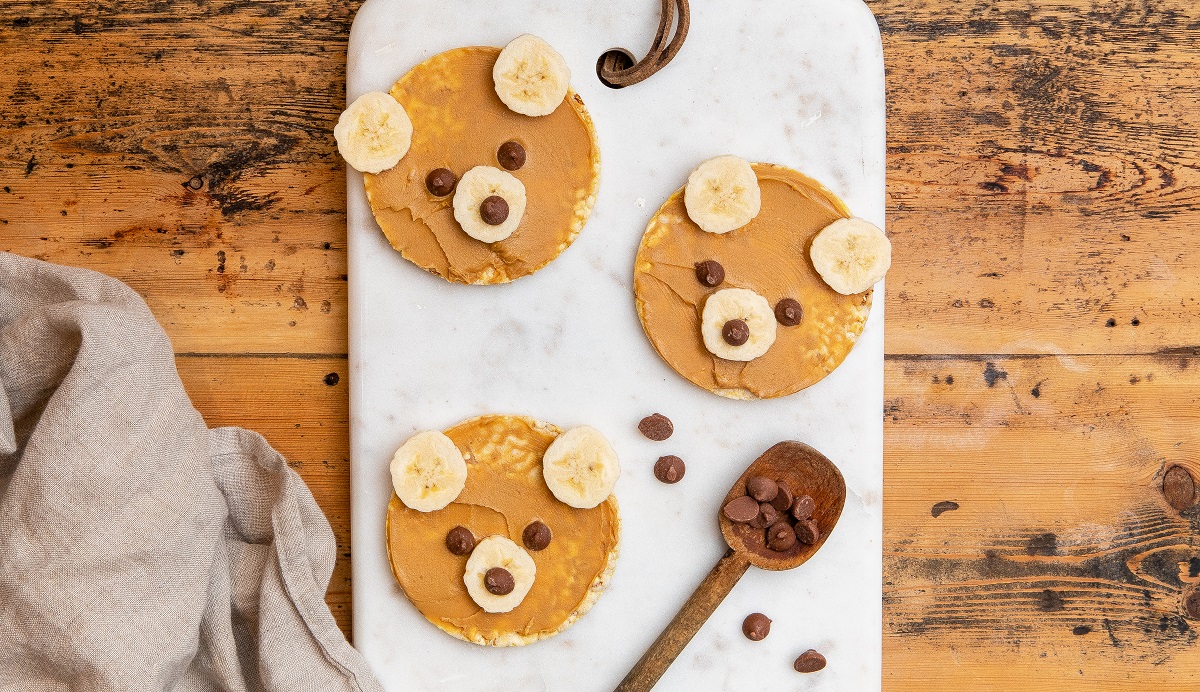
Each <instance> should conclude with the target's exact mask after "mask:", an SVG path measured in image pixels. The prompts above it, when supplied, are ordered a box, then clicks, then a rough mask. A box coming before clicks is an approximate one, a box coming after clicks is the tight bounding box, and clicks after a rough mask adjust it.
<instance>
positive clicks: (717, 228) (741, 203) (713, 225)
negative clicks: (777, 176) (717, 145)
mask: <svg viewBox="0 0 1200 692" xmlns="http://www.w3.org/2000/svg"><path fill="white" fill-rule="evenodd" d="M683 205H684V206H685V207H687V214H688V216H689V217H690V218H691V219H692V221H694V222H696V225H697V226H699V227H700V230H702V231H708V232H709V233H728V232H730V231H732V230H734V229H737V228H741V227H742V226H745V225H746V224H748V223H750V220H751V219H753V218H754V217H756V216H758V212H759V209H761V208H762V194H761V193H760V192H759V189H758V176H757V175H755V174H754V169H753V168H751V167H750V164H749V163H747V162H746V161H744V160H742V159H739V158H738V157H736V156H718V157H717V158H715V159H709V160H707V161H705V162H704V163H702V164H700V166H699V167H697V168H696V170H694V171H692V174H691V175H690V176H688V181H687V187H686V188H684V190H683Z"/></svg>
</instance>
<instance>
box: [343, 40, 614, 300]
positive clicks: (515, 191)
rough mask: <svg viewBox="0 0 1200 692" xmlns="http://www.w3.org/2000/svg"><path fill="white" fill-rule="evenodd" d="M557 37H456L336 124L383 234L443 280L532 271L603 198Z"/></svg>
mask: <svg viewBox="0 0 1200 692" xmlns="http://www.w3.org/2000/svg"><path fill="white" fill-rule="evenodd" d="M570 77H571V73H570V70H569V69H568V68H567V65H566V63H565V62H564V61H563V58H562V56H561V55H559V54H558V53H557V52H556V51H555V50H554V49H553V48H552V47H551V46H550V45H549V44H547V43H546V42H545V41H543V40H542V39H540V38H537V37H535V36H529V35H525V36H520V37H518V38H516V39H514V40H513V41H512V42H511V43H509V44H508V45H507V46H506V47H505V48H504V49H503V50H501V49H499V48H490V47H467V48H456V49H453V50H450V51H447V52H445V53H440V54H438V55H435V56H433V57H431V58H429V59H428V60H426V61H425V62H422V63H421V64H419V65H417V66H416V67H414V68H412V69H411V70H410V71H409V72H408V73H407V74H405V75H404V76H403V77H401V78H400V79H399V81H397V82H396V83H395V84H394V85H393V86H392V88H391V90H390V92H388V93H386V94H385V93H383V92H370V93H368V94H364V95H363V96H361V97H359V99H357V100H356V101H355V102H354V103H353V104H351V105H350V107H349V108H348V109H347V110H346V112H345V113H343V114H342V117H341V119H340V120H339V121H338V126H337V128H336V129H335V131H334V134H335V136H336V138H337V140H338V149H339V151H341V152H342V156H343V158H345V159H346V161H347V163H349V164H350V166H351V167H353V168H355V169H356V170H359V171H362V172H363V173H364V174H365V175H364V178H365V185H366V192H367V199H368V200H369V201H370V204H371V210H372V212H373V214H374V216H375V220H376V221H377V222H378V224H379V226H380V228H381V229H382V230H383V233H384V235H385V236H386V237H387V239H388V241H389V242H390V243H391V245H392V247H394V248H395V249H396V250H398V251H399V252H400V253H401V254H402V255H403V256H404V257H405V258H406V259H408V260H410V261H412V262H413V263H415V264H416V265H418V266H420V267H421V268H423V269H425V270H427V271H429V272H430V273H433V274H437V275H439V276H441V277H442V278H444V279H446V280H447V281H454V282H458V283H466V284H496V283H505V282H508V281H512V280H513V279H517V278H520V277H522V276H525V275H526V274H532V273H533V272H535V271H537V270H538V269H540V268H542V267H543V266H545V265H546V264H548V263H549V262H550V261H551V260H553V259H554V258H555V257H557V256H558V255H559V254H560V253H561V252H562V251H563V250H565V249H566V248H567V246H569V245H570V244H571V243H572V241H574V240H575V238H576V236H578V235H579V232H580V230H582V228H583V226H584V224H585V223H586V222H587V219H588V216H589V215H590V214H591V211H592V207H593V206H594V204H595V201H596V190H597V187H598V184H599V176H600V150H599V147H598V145H597V142H596V135H595V131H594V129H593V127H592V121H591V116H590V115H589V114H588V112H587V109H586V108H585V107H584V105H583V100H582V99H581V98H580V97H579V95H578V94H576V93H575V92H574V91H572V90H571V88H570Z"/></svg>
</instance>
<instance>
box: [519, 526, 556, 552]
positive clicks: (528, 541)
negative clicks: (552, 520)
mask: <svg viewBox="0 0 1200 692" xmlns="http://www.w3.org/2000/svg"><path fill="white" fill-rule="evenodd" d="M550 538H551V534H550V527H549V526H546V525H545V524H543V523H542V522H540V521H532V522H529V526H526V527H525V530H524V531H522V532H521V542H522V543H524V544H525V547H526V548H529V549H530V550H545V549H546V546H548V545H550Z"/></svg>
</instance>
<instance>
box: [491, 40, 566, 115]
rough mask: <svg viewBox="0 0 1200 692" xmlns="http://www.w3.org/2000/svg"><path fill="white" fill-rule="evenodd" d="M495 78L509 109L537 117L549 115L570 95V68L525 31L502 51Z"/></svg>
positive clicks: (541, 41) (499, 91)
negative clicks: (568, 93)
mask: <svg viewBox="0 0 1200 692" xmlns="http://www.w3.org/2000/svg"><path fill="white" fill-rule="evenodd" d="M492 81H494V82H495V84H496V95H497V96H499V97H500V100H501V101H503V102H504V105H506V106H508V108H509V110H511V111H513V112H514V113H520V114H521V115H529V116H534V117H537V116H542V115H550V114H551V113H553V112H554V111H555V110H556V109H557V108H558V106H559V104H561V103H562V102H563V99H565V98H566V97H567V90H568V89H569V88H570V86H571V70H570V69H569V68H568V67H567V62H566V61H565V60H563V57H562V56H561V55H559V53H558V51H556V50H554V48H552V47H551V46H550V44H549V43H546V42H545V41H543V40H542V39H540V38H538V37H537V36H531V35H530V34H525V35H523V36H518V37H516V38H514V39H513V40H512V41H511V42H510V43H509V44H508V45H507V46H505V47H504V50H502V51H500V55H499V57H497V58H496V64H495V66H494V67H493V68H492Z"/></svg>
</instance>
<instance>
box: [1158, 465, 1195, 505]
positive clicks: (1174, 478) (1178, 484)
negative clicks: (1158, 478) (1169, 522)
mask: <svg viewBox="0 0 1200 692" xmlns="http://www.w3.org/2000/svg"><path fill="white" fill-rule="evenodd" d="M1162 492H1163V496H1164V497H1166V498H1167V504H1169V505H1171V506H1172V507H1174V508H1175V511H1177V512H1182V511H1183V510H1185V509H1187V508H1188V507H1191V506H1192V503H1193V502H1195V501H1196V481H1195V479H1193V478H1192V474H1191V473H1189V472H1188V470H1187V469H1185V468H1183V467H1182V466H1172V467H1171V468H1169V469H1167V473H1166V474H1165V475H1164V476H1163V487H1162Z"/></svg>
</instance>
